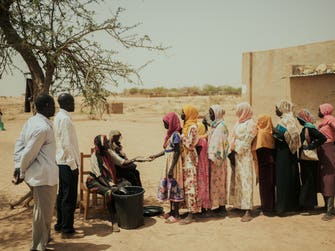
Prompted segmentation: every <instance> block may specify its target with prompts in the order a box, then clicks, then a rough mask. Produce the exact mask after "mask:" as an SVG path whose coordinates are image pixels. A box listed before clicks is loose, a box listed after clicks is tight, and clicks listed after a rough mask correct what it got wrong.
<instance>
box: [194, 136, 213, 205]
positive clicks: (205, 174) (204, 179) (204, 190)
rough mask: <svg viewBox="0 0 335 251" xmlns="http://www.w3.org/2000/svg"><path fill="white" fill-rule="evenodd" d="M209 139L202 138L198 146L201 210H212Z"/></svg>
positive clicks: (198, 200) (199, 201)
mask: <svg viewBox="0 0 335 251" xmlns="http://www.w3.org/2000/svg"><path fill="white" fill-rule="evenodd" d="M207 145H208V144H207V138H205V137H203V138H200V139H199V141H198V144H197V147H196V148H198V149H200V151H198V152H199V154H198V157H199V163H198V169H197V177H198V179H197V181H198V194H197V203H198V207H199V208H204V209H210V208H211V200H210V194H209V177H210V173H209V163H208V156H207V148H208V146H207Z"/></svg>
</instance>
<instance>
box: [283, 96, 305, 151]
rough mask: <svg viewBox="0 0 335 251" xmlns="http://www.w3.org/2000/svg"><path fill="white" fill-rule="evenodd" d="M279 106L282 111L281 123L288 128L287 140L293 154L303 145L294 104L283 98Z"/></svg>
mask: <svg viewBox="0 0 335 251" xmlns="http://www.w3.org/2000/svg"><path fill="white" fill-rule="evenodd" d="M277 108H278V110H279V111H280V112H282V116H281V117H280V124H281V125H282V126H284V127H285V128H286V130H287V131H286V132H285V134H284V137H285V141H286V143H287V144H288V146H289V148H290V151H291V153H292V154H294V153H296V151H297V150H298V149H299V148H300V146H301V140H300V131H299V128H298V126H297V124H296V119H295V118H294V116H293V104H292V103H291V102H289V101H287V100H281V101H280V102H279V104H278V105H277Z"/></svg>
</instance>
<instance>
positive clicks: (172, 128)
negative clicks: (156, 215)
mask: <svg viewBox="0 0 335 251" xmlns="http://www.w3.org/2000/svg"><path fill="white" fill-rule="evenodd" d="M163 123H164V127H165V128H166V129H167V133H166V136H165V140H164V144H163V148H164V150H163V151H162V152H160V153H158V154H156V155H152V156H150V157H149V158H150V159H151V160H154V159H155V158H157V157H160V156H163V155H165V156H166V165H165V167H164V169H163V173H162V179H161V181H160V185H159V189H158V199H159V200H160V201H166V200H169V201H170V212H169V213H167V214H165V215H164V218H166V223H175V222H178V221H179V220H180V216H179V204H180V202H182V201H184V189H183V169H182V160H181V137H180V130H181V127H180V121H179V118H178V115H177V114H176V113H174V112H170V113H168V114H166V115H165V116H164V117H163Z"/></svg>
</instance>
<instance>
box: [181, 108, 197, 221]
mask: <svg viewBox="0 0 335 251" xmlns="http://www.w3.org/2000/svg"><path fill="white" fill-rule="evenodd" d="M181 119H182V120H183V121H184V125H183V128H182V142H183V154H182V157H183V176H184V192H185V203H186V206H187V209H188V215H187V217H186V218H185V219H183V220H182V221H181V222H180V224H189V223H191V222H193V221H194V216H193V214H194V213H198V212H199V207H198V202H197V192H198V182H197V166H198V154H197V151H196V145H197V143H198V140H199V137H198V126H197V122H198V110H197V109H196V108H195V107H194V106H193V105H185V106H184V107H183V110H182V114H181Z"/></svg>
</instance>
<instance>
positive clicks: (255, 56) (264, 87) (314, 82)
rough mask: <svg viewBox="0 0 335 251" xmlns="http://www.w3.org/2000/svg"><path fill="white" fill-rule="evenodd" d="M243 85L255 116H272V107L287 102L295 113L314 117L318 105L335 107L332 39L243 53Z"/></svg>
mask: <svg viewBox="0 0 335 251" xmlns="http://www.w3.org/2000/svg"><path fill="white" fill-rule="evenodd" d="M242 83H243V85H242V90H243V92H244V95H245V99H246V101H248V102H250V104H251V105H252V106H253V108H254V113H255V115H258V114H261V113H268V114H271V115H274V111H275V105H276V104H277V103H278V102H279V101H280V100H281V99H288V100H290V101H292V102H293V103H294V104H295V111H298V109H300V108H307V109H309V110H310V111H312V112H313V113H314V115H315V116H316V115H317V110H318V107H319V105H320V104H322V103H331V104H332V105H334V106H335V40H333V41H326V42H320V43H313V44H307V45H301V46H296V47H289V48H283V49H274V50H267V51H257V52H246V53H243V59H242ZM272 117H274V116H272Z"/></svg>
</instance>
